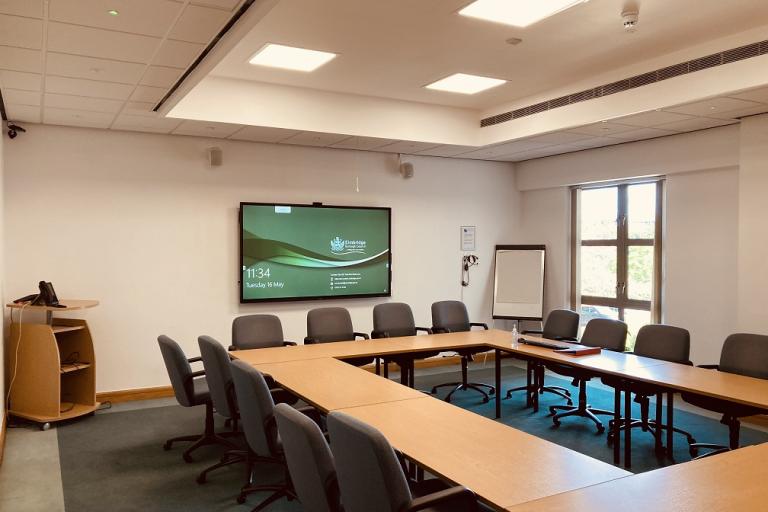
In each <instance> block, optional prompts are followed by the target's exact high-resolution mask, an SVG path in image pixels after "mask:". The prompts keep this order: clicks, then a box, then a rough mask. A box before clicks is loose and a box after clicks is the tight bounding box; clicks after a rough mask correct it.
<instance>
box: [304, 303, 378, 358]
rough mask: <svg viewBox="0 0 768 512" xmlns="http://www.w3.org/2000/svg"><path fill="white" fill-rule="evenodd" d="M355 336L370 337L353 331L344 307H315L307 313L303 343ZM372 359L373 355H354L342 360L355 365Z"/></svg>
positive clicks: (365, 338) (350, 338)
mask: <svg viewBox="0 0 768 512" xmlns="http://www.w3.org/2000/svg"><path fill="white" fill-rule="evenodd" d="M357 338H362V339H364V340H367V339H370V338H369V337H368V335H367V334H365V333H362V332H355V330H354V328H353V327H352V317H350V316H349V311H347V310H346V309H345V308H316V309H312V310H310V311H309V313H307V337H306V338H304V343H305V344H307V345H310V344H313V343H332V342H335V341H354V340H355V339H357ZM373 360H374V358H373V357H355V358H350V359H345V360H344V361H346V362H347V363H350V364H353V365H355V366H364V365H366V364H370V363H372V362H373Z"/></svg>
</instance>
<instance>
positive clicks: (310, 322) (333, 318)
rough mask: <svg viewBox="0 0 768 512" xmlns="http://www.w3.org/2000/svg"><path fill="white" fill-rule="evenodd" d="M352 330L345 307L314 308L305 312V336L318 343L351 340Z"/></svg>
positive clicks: (353, 336)
mask: <svg viewBox="0 0 768 512" xmlns="http://www.w3.org/2000/svg"><path fill="white" fill-rule="evenodd" d="M354 331H355V330H354V328H353V327H352V318H351V317H350V316H349V311H347V310H346V309H345V308H316V309H313V310H311V311H310V312H309V313H307V337H308V338H312V339H314V340H315V341H316V342H318V343H328V342H331V341H352V340H354V339H355V335H354Z"/></svg>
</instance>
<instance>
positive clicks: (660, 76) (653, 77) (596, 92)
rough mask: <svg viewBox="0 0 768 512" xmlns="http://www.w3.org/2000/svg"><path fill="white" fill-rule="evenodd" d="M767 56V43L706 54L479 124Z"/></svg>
mask: <svg viewBox="0 0 768 512" xmlns="http://www.w3.org/2000/svg"><path fill="white" fill-rule="evenodd" d="M766 54H768V40H766V41H760V42H757V43H752V44H748V45H745V46H740V47H738V48H733V49H730V50H725V51H723V52H720V53H715V54H712V55H707V56H706V57H700V58H698V59H693V60H689V61H688V62H681V63H680V64H674V65H672V66H667V67H665V68H662V69H657V70H656V71H651V72H649V73H643V74H642V75H637V76H633V77H631V78H627V79H624V80H619V81H616V82H613V83H610V84H605V85H600V86H598V87H595V88H594V89H587V90H586V91H581V92H577V93H574V94H569V95H568V96H561V97H559V98H555V99H552V100H548V101H542V102H541V103H537V104H535V105H529V106H527V107H521V108H518V109H516V110H512V111H510V112H504V113H503V114H497V115H495V116H491V117H486V118H485V119H482V120H481V121H480V126H481V127H485V126H493V125H495V124H500V123H506V122H507V121H511V120H512V119H520V118H521V117H526V116H530V115H533V114H538V113H540V112H544V111H547V110H552V109H555V108H560V107H564V106H566V105H573V104H574V103H580V102H582V101H587V100H591V99H594V98H599V97H602V96H609V95H611V94H616V93H618V92H623V91H628V90H630V89H636V88H637V87H643V86H645V85H648V84H652V83H656V82H661V81H662V80H669V79H670V78H674V77H676V76H681V75H687V74H689V73H695V72H696V71H701V70H703V69H709V68H714V67H717V66H722V65H723V64H728V63H731V62H737V61H740V60H744V59H751V58H752V57H757V56H759V55H766Z"/></svg>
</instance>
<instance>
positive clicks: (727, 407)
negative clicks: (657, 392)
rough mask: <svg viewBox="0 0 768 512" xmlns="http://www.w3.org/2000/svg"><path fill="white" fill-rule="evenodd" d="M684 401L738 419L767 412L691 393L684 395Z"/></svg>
mask: <svg viewBox="0 0 768 512" xmlns="http://www.w3.org/2000/svg"><path fill="white" fill-rule="evenodd" d="M682 397H683V400H685V401H686V402H688V403H689V404H691V405H695V406H696V407H701V408H702V409H706V410H708V411H713V412H717V413H720V414H725V415H728V416H733V417H736V418H743V417H745V416H754V415H755V414H763V413H764V412H765V411H763V410H761V409H758V408H756V407H750V406H748V405H740V404H734V403H732V402H727V401H725V400H720V399H718V398H712V397H708V396H701V395H694V394H691V393H683V394H682Z"/></svg>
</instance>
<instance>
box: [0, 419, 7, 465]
mask: <svg viewBox="0 0 768 512" xmlns="http://www.w3.org/2000/svg"><path fill="white" fill-rule="evenodd" d="M0 421H2V424H0V466H2V465H3V455H4V454H5V429H6V428H7V426H8V415H7V414H6V413H5V412H3V417H2V419H0Z"/></svg>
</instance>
